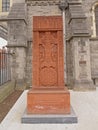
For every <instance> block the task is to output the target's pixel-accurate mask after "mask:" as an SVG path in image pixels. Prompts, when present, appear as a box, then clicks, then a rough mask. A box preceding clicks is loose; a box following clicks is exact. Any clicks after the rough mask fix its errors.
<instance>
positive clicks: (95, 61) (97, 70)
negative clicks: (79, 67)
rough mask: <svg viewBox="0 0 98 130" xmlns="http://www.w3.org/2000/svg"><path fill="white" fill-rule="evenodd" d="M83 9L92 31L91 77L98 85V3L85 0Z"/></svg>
mask: <svg viewBox="0 0 98 130" xmlns="http://www.w3.org/2000/svg"><path fill="white" fill-rule="evenodd" d="M82 2H83V9H84V11H85V15H86V17H87V23H88V28H89V32H90V33H91V38H90V55H91V77H92V79H93V82H94V85H97V86H98V38H97V37H96V35H95V27H94V24H95V22H94V19H93V18H94V12H93V7H94V5H96V4H98V1H96V0H83V1H82Z"/></svg>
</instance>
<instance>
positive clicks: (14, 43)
mask: <svg viewBox="0 0 98 130" xmlns="http://www.w3.org/2000/svg"><path fill="white" fill-rule="evenodd" d="M62 1H63V0H56V1H55V0H49V1H47V0H27V1H26V2H25V1H24V0H22V1H19V0H14V4H13V6H12V9H11V11H10V13H9V16H8V47H9V49H10V51H11V53H12V59H11V63H12V77H13V78H14V79H16V84H17V86H25V85H24V84H25V83H26V84H27V86H31V85H32V60H33V57H32V48H33V16H57V15H62V11H61V10H60V9H59V4H60V3H61V2H62ZM95 2H96V0H93V1H92V0H68V4H69V8H67V9H66V18H65V19H66V42H67V44H66V48H67V49H66V52H65V53H66V54H67V55H66V56H67V59H66V64H67V70H66V73H67V80H66V84H67V85H69V86H70V87H71V88H73V86H81V85H82V86H83V85H84V86H85V85H86V86H87V84H88V86H89V87H91V85H92V80H91V78H92V79H93V82H94V84H96V85H97V84H98V83H97V82H98V78H97V76H98V71H97V69H98V67H97V66H98V61H97V58H98V51H97V46H98V45H97V44H98V43H97V42H98V39H97V38H91V36H93V33H94V31H93V30H94V28H93V13H92V5H93V4H94V3H95ZM81 43H82V44H81ZM84 44H85V45H84ZM82 45H83V47H82ZM81 48H82V49H83V48H85V49H86V50H85V49H84V51H83V50H82V51H83V52H81V51H79V49H81ZM82 58H84V59H82ZM81 59H82V60H83V62H81ZM80 64H81V65H80ZM81 74H82V78H80V79H79V76H80V75H81ZM85 76H86V78H85V79H87V80H84V79H83V78H84V77H85ZM80 77H81V76H80ZM89 87H88V88H89ZM84 88H85V87H84ZM91 88H93V85H92V87H91Z"/></svg>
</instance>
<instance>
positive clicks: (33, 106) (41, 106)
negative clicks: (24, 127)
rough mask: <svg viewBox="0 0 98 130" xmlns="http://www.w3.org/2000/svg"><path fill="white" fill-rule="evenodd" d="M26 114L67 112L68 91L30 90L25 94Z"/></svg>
mask: <svg viewBox="0 0 98 130" xmlns="http://www.w3.org/2000/svg"><path fill="white" fill-rule="evenodd" d="M27 113H28V114H69V113H70V93H69V91H68V90H67V88H66V89H61V90H56V89H54V90H30V91H29V92H28V94H27Z"/></svg>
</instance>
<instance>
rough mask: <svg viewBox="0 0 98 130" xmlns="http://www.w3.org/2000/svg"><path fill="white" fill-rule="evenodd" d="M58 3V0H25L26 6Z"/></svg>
mask: <svg viewBox="0 0 98 130" xmlns="http://www.w3.org/2000/svg"><path fill="white" fill-rule="evenodd" d="M60 3H61V2H60V0H37V1H36V0H32V1H31V0H27V5H28V6H47V5H59V4H60Z"/></svg>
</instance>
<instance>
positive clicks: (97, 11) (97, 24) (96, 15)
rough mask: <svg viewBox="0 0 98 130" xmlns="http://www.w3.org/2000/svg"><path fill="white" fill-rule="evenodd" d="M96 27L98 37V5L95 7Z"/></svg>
mask: <svg viewBox="0 0 98 130" xmlns="http://www.w3.org/2000/svg"><path fill="white" fill-rule="evenodd" d="M95 27H96V36H98V5H97V6H96V7H95Z"/></svg>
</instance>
